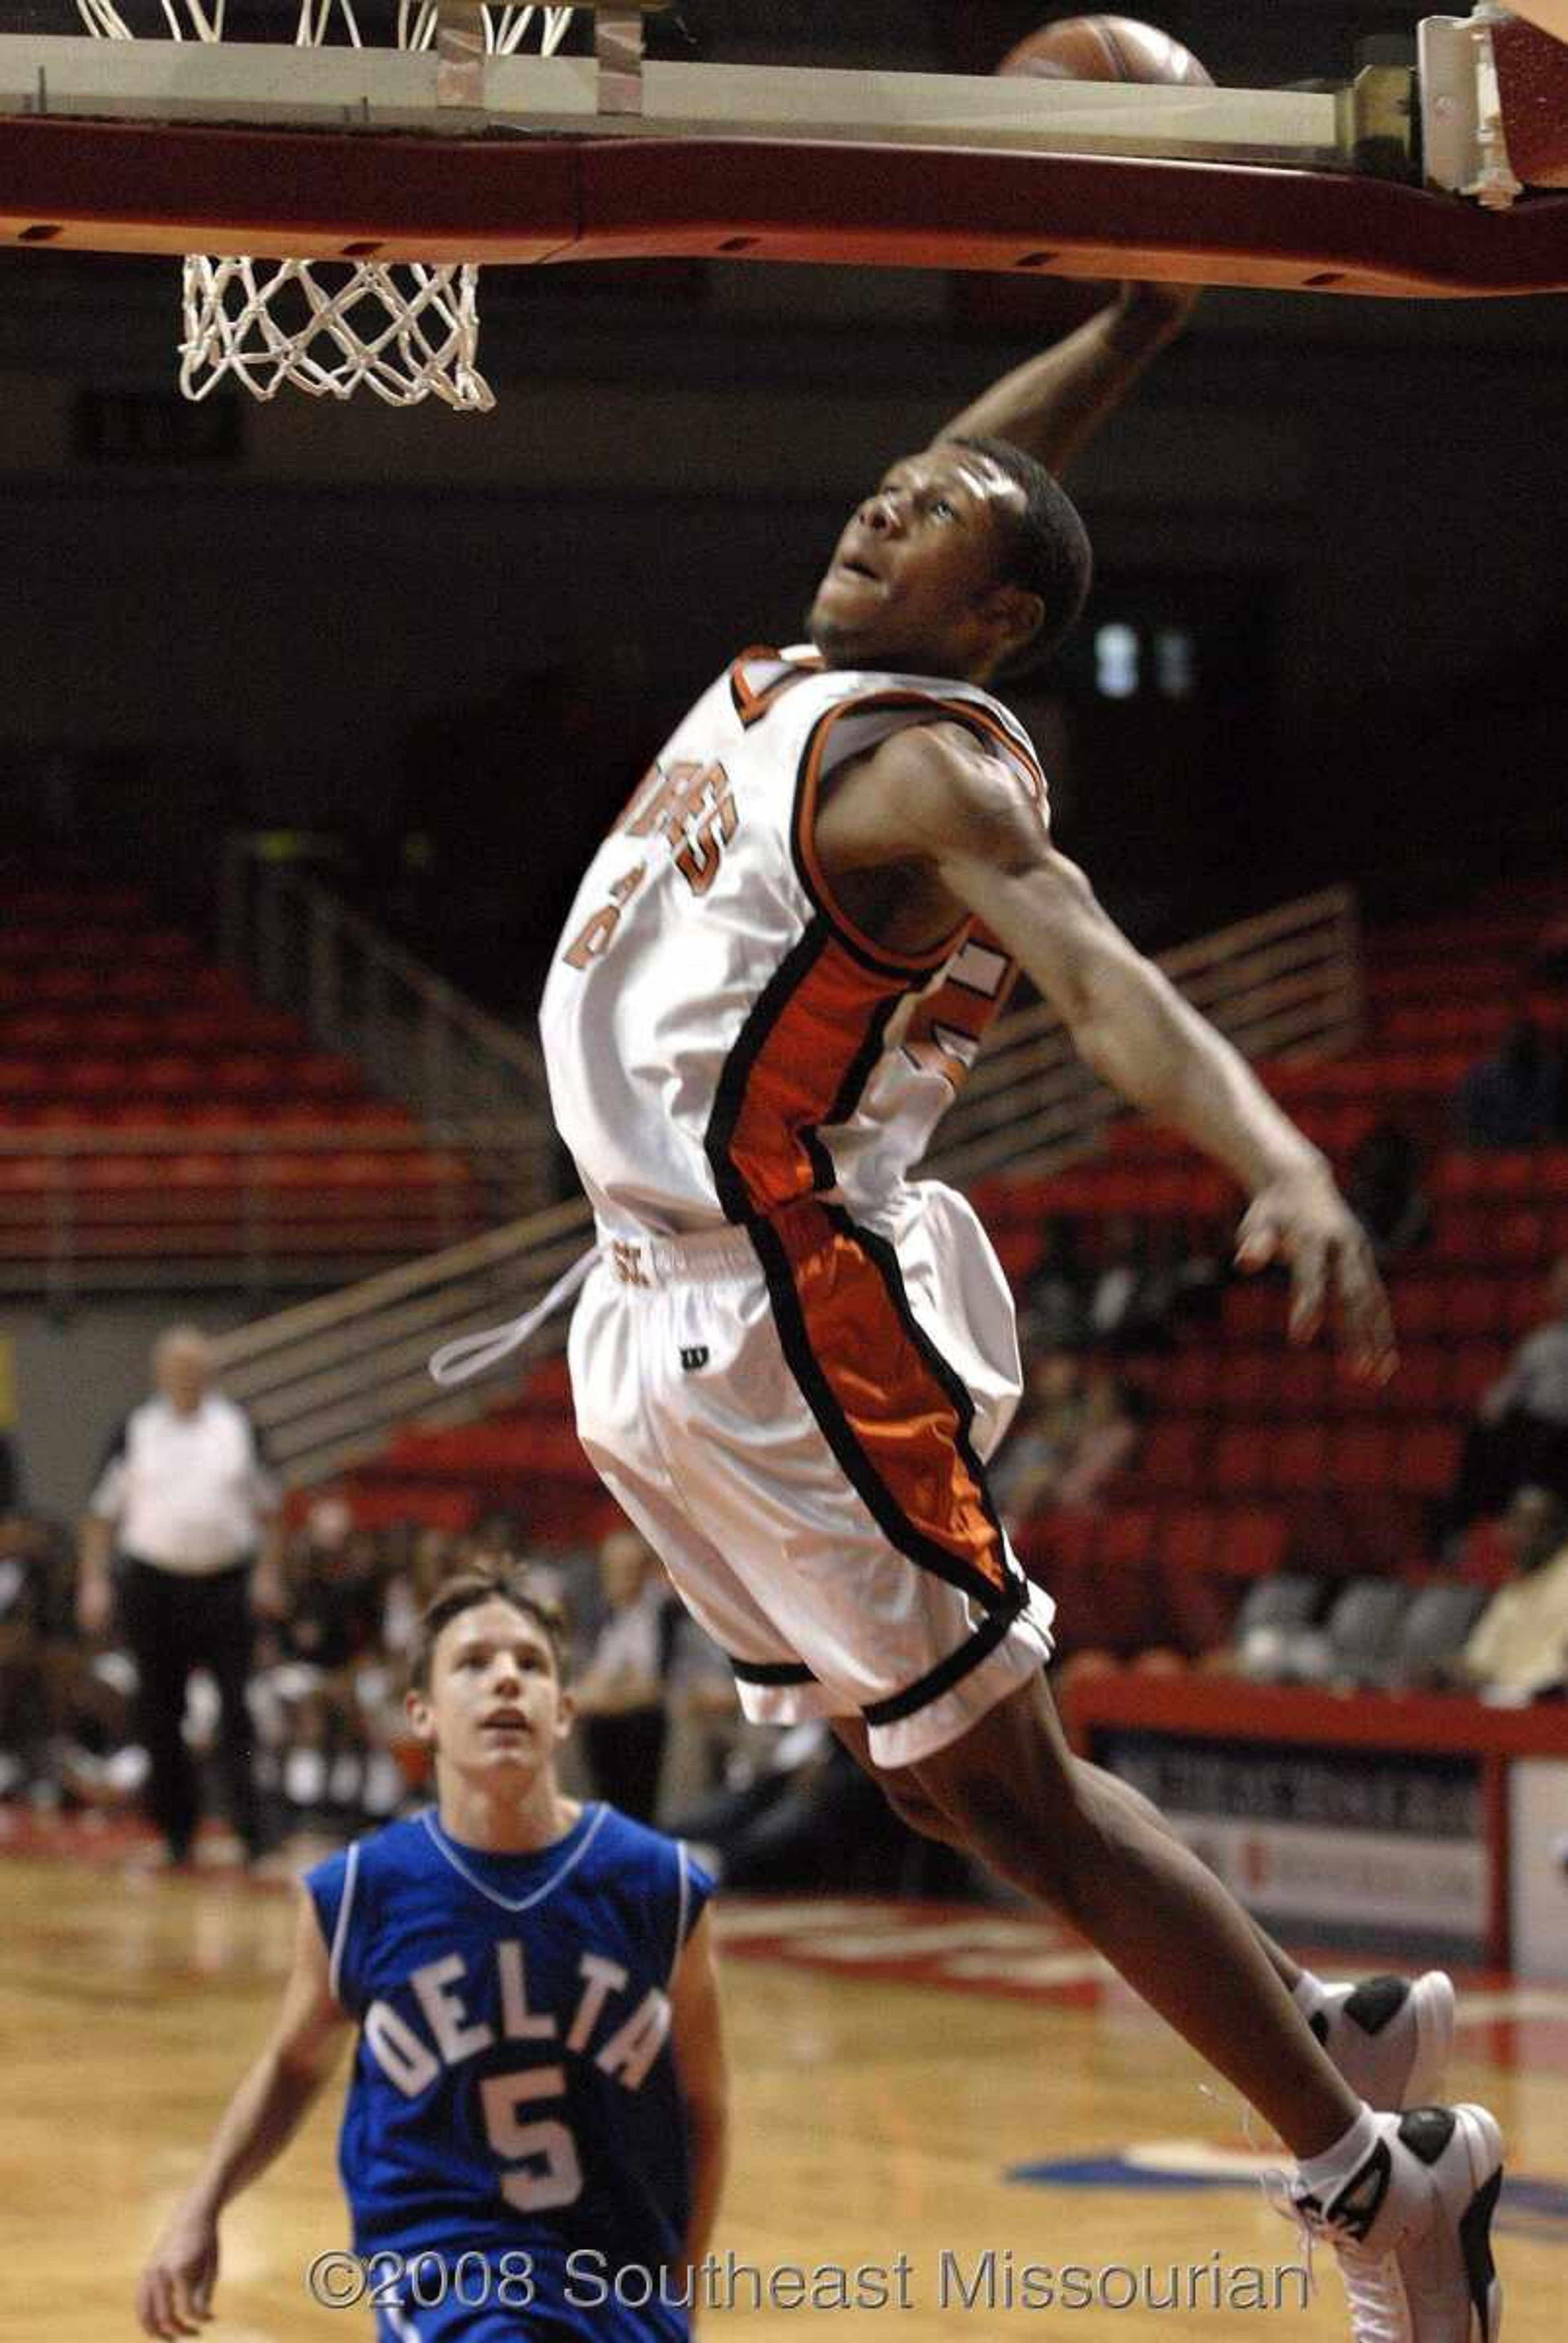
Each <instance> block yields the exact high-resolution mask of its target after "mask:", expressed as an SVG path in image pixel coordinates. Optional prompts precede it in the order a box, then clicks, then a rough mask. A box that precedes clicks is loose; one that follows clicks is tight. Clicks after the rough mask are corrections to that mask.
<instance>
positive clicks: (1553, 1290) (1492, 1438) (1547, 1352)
mask: <svg viewBox="0 0 1568 2343" xmlns="http://www.w3.org/2000/svg"><path fill="white" fill-rule="evenodd" d="M1547 1299H1548V1306H1549V1308H1550V1310H1551V1312H1552V1315H1551V1316H1550V1318H1549V1319H1548V1320H1547V1322H1546V1323H1545V1324H1544V1325H1543V1326H1538V1327H1537V1328H1536V1329H1535V1332H1533V1334H1527V1335H1526V1336H1525V1337H1524V1340H1523V1342H1521V1343H1520V1345H1519V1348H1518V1349H1517V1350H1516V1351H1515V1353H1514V1354H1513V1358H1512V1360H1511V1361H1510V1362H1509V1364H1508V1366H1507V1368H1506V1369H1505V1371H1504V1372H1503V1374H1502V1376H1501V1377H1500V1378H1499V1380H1498V1381H1497V1382H1496V1383H1493V1386H1492V1388H1491V1390H1490V1391H1488V1392H1487V1393H1486V1395H1485V1397H1484V1398H1483V1401H1482V1403H1481V1408H1480V1413H1479V1416H1478V1419H1477V1421H1476V1422H1475V1423H1473V1424H1472V1426H1471V1428H1470V1431H1469V1432H1468V1433H1467V1434H1466V1436H1465V1443H1464V1451H1463V1454H1462V1457H1461V1459H1460V1467H1459V1478H1458V1481H1457V1483H1455V1486H1454V1492H1453V1495H1452V1499H1451V1500H1450V1503H1449V1509H1448V1523H1447V1526H1448V1529H1449V1531H1450V1532H1451V1533H1452V1532H1453V1531H1457V1530H1460V1529H1462V1528H1463V1527H1464V1525H1465V1524H1466V1523H1468V1522H1471V1521H1473V1520H1474V1519H1475V1517H1476V1515H1477V1514H1479V1513H1500V1512H1501V1511H1502V1509H1503V1506H1504V1505H1505V1504H1506V1503H1507V1502H1508V1500H1509V1498H1510V1497H1511V1496H1512V1494H1513V1492H1514V1490H1515V1489H1517V1488H1519V1487H1521V1486H1522V1485H1523V1483H1525V1482H1527V1481H1530V1482H1537V1483H1541V1484H1542V1485H1543V1487H1545V1488H1548V1489H1552V1490H1554V1491H1555V1492H1556V1493H1557V1494H1558V1495H1559V1496H1563V1497H1568V1255H1564V1257H1563V1259H1562V1260H1561V1261H1559V1262H1557V1264H1556V1266H1555V1267H1554V1268H1553V1272H1552V1274H1551V1277H1550V1279H1549V1280H1548V1282H1547Z"/></svg>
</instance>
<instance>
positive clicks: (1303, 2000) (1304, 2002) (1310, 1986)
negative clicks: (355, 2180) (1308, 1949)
mask: <svg viewBox="0 0 1568 2343" xmlns="http://www.w3.org/2000/svg"><path fill="white" fill-rule="evenodd" d="M1328 1997H1329V1996H1328V1987H1327V1986H1325V1985H1324V1983H1323V1981H1322V1977H1320V1976H1313V1975H1312V1970H1311V1969H1303V1970H1302V1974H1301V1976H1299V1977H1298V1978H1297V1979H1296V1982H1295V1984H1294V1985H1293V1986H1292V1987H1291V1998H1292V2000H1293V2001H1294V2003H1295V2005H1296V2007H1297V2008H1298V2009H1299V2010H1300V2011H1301V2013H1302V2016H1303V2017H1315V2016H1317V2014H1318V2012H1319V2010H1320V2009H1322V2006H1323V2004H1324V2002H1325V2001H1326V2000H1327V1999H1328Z"/></svg>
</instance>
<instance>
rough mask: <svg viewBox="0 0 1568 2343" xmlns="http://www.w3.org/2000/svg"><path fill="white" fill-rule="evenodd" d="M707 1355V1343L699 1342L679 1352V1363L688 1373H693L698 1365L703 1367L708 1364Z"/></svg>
mask: <svg viewBox="0 0 1568 2343" xmlns="http://www.w3.org/2000/svg"><path fill="white" fill-rule="evenodd" d="M708 1356H709V1353H708V1345H707V1343H706V1342H699V1343H697V1344H696V1345H695V1346H694V1347H691V1348H689V1349H687V1350H683V1351H682V1352H681V1354H680V1363H681V1365H682V1367H683V1368H684V1369H685V1371H686V1373H688V1374H689V1375H694V1374H696V1373H697V1372H698V1369H699V1367H705V1366H706V1365H707V1364H708Z"/></svg>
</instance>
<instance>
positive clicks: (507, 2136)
mask: <svg viewBox="0 0 1568 2343" xmlns="http://www.w3.org/2000/svg"><path fill="white" fill-rule="evenodd" d="M566 2095H567V2078H566V2077H565V2075H564V2074H563V2073H562V2071H561V2069H560V2067H558V2066H526V2067H524V2068H523V2069H522V2071H521V2072H520V2073H519V2074H515V2075H492V2076H491V2077H489V2079H488V2081H487V2082H484V2083H481V2084H480V2086H479V2103H480V2105H481V2107H483V2109H484V2113H485V2137H486V2138H487V2140H488V2141H489V2143H490V2146H491V2147H493V2148H494V2149H495V2151H496V2154H497V2155H498V2157H500V2158H501V2159H502V2161H503V2162H504V2163H506V2164H508V2165H513V2166H526V2167H528V2169H526V2170H514V2171H509V2172H505V2173H503V2174H502V2176H501V2194H502V2196H503V2197H505V2198H506V2199H507V2202H508V2204H509V2205H515V2206H516V2207H518V2211H519V2212H521V2213H543V2212H547V2211H548V2210H549V2208H550V2207H552V2206H556V2205H575V2204H576V2202H577V2200H578V2197H580V2196H581V2194H582V2185H583V2175H582V2166H581V2164H580V2163H579V2162H578V2147H577V2142H576V2140H575V2139H574V2138H573V2137H572V2136H571V2133H570V2132H569V2131H568V2128H567V2127H566V2125H565V2124H564V2123H561V2122H559V2121H558V2120H557V2119H555V2118H554V2117H541V2118H538V2119H536V2120H535V2121H534V2122H532V2123H523V2122H521V2121H520V2120H519V2118H518V2110H519V2108H522V2107H529V2106H531V2105H532V2104H533V2103H534V2101H536V2100H538V2099H564V2098H565V2097H566Z"/></svg>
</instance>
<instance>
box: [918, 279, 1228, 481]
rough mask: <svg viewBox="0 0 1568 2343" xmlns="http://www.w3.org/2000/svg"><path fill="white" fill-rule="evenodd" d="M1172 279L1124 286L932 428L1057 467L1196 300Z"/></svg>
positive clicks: (1175, 330)
mask: <svg viewBox="0 0 1568 2343" xmlns="http://www.w3.org/2000/svg"><path fill="white" fill-rule="evenodd" d="M1196 299H1197V295H1196V293H1195V292H1192V291H1190V290H1189V289H1188V288H1187V287H1182V286H1177V285H1127V286H1124V287H1122V289H1121V295H1120V297H1119V298H1118V299H1116V300H1115V301H1113V302H1112V303H1111V307H1109V308H1108V309H1101V311H1100V312H1099V314H1098V315H1097V316H1095V317H1091V318H1090V320H1089V322H1088V323H1087V325H1082V326H1080V327H1078V329H1077V331H1076V332H1075V333H1071V334H1069V335H1068V336H1067V337H1066V339H1065V340H1064V341H1060V342H1055V343H1053V344H1052V346H1051V347H1050V349H1048V350H1042V351H1041V352H1040V356H1039V357H1033V358H1030V359H1028V360H1026V362H1025V363H1024V364H1023V365H1022V366H1020V367H1015V368H1014V370H1013V371H1012V373H1011V374H1009V375H1004V376H1003V377H1002V378H1001V380H1000V382H998V383H993V384H992V386H991V387H990V390H988V391H986V392H984V393H983V394H982V396H981V397H979V398H977V399H976V400H975V401H974V403H973V405H972V406H970V407H965V408H964V410H963V413H962V414H961V415H955V416H954V417H953V419H952V421H951V422H950V424H948V425H947V427H945V429H943V430H941V431H939V432H938V434H937V442H938V443H940V441H941V440H943V439H973V438H996V439H1010V440H1011V441H1012V442H1013V444H1014V446H1015V447H1022V448H1024V449H1025V450H1026V451H1027V452H1028V453H1029V454H1030V455H1031V456H1034V457H1037V458H1039V460H1040V463H1042V464H1043V465H1044V466H1045V467H1046V468H1047V470H1048V471H1051V472H1060V471H1062V470H1063V469H1064V468H1065V467H1066V466H1067V465H1068V464H1069V463H1070V461H1071V459H1072V458H1073V457H1074V456H1075V455H1076V454H1077V453H1078V450H1079V449H1080V448H1081V447H1082V446H1083V445H1084V443H1085V442H1086V441H1087V440H1089V439H1091V437H1093V435H1094V433H1095V432H1096V431H1098V429H1099V428H1100V426H1101V424H1102V423H1103V422H1105V420H1106V419H1107V417H1109V416H1111V414H1113V413H1114V412H1115V410H1116V408H1117V407H1120V406H1121V401H1122V400H1123V399H1124V398H1125V397H1126V396H1127V393H1128V392H1129V391H1130V390H1131V387H1132V386H1133V384H1134V383H1135V382H1136V381H1137V380H1138V378H1139V377H1140V376H1141V374H1142V373H1143V372H1144V370H1145V368H1146V367H1148V366H1149V364H1150V361H1151V359H1152V358H1153V357H1154V356H1155V354H1156V352H1157V351H1159V350H1161V349H1162V348H1163V347H1164V346H1165V344H1166V343H1167V342H1168V341H1170V340H1171V337H1173V336H1174V335H1176V334H1178V333H1180V332H1181V327H1182V325H1183V324H1184V323H1185V321H1186V317H1187V315H1188V312H1189V311H1190V310H1191V307H1192V304H1193V302H1194V301H1195V300H1196Z"/></svg>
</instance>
